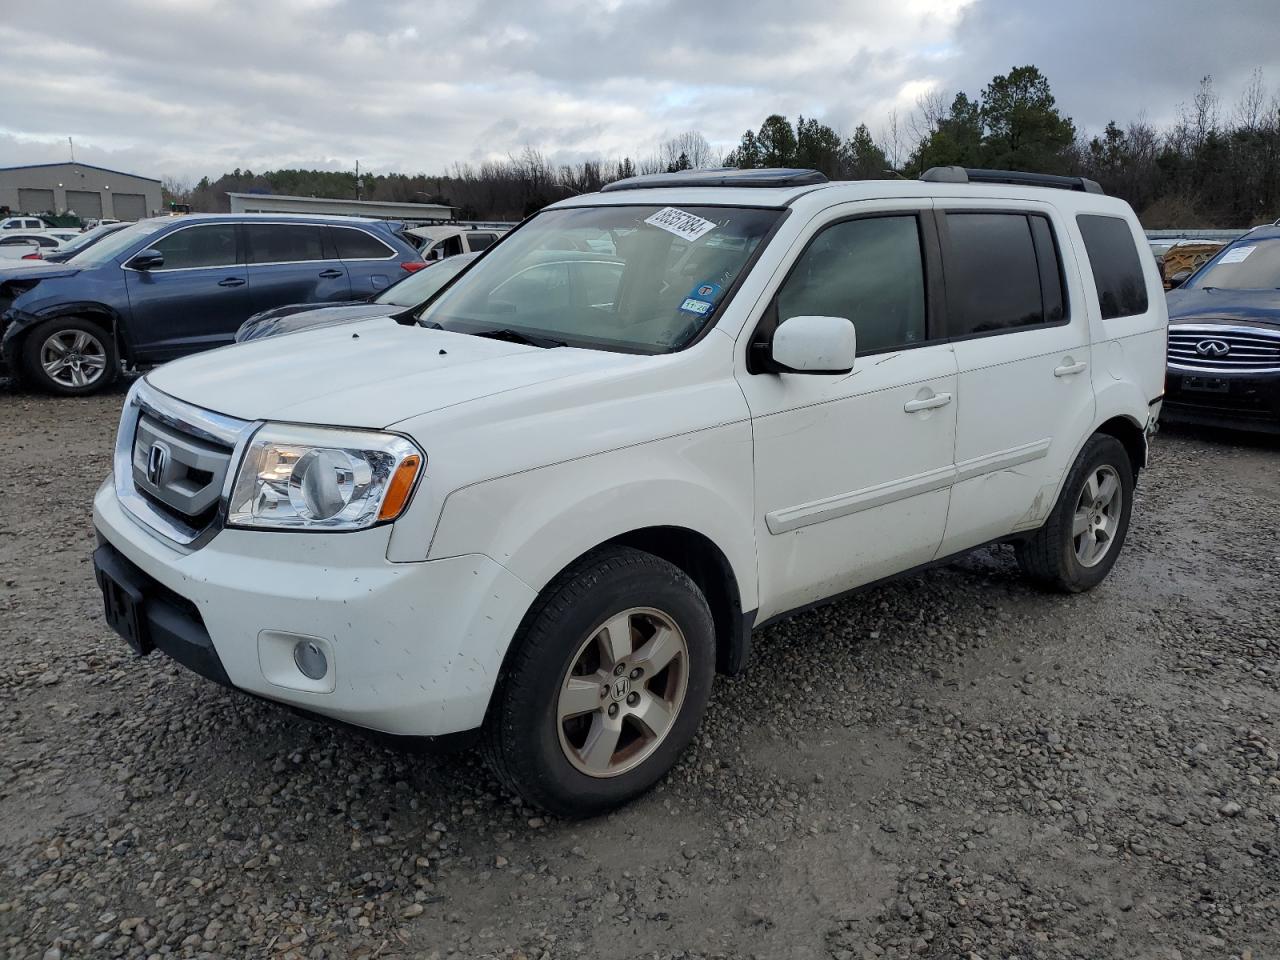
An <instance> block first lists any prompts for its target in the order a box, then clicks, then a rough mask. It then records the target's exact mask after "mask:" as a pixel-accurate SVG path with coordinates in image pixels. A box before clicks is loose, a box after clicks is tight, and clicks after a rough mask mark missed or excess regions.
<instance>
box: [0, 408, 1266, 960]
mask: <svg viewBox="0 0 1280 960" xmlns="http://www.w3.org/2000/svg"><path fill="white" fill-rule="evenodd" d="M122 396H123V390H117V391H116V392H114V393H113V394H111V395H108V396H105V397H98V398H93V399H85V400H52V399H46V398H42V397H34V396H29V395H25V394H20V393H17V392H15V391H14V390H13V389H12V388H9V387H6V386H5V385H4V384H3V383H0V413H2V414H3V416H0V450H3V452H4V465H5V468H4V470H3V471H0V489H2V490H3V503H4V504H5V506H4V508H3V510H2V511H0V566H2V568H3V572H2V573H0V644H2V645H3V657H2V658H0V720H2V721H3V722H2V724H0V956H3V957H6V958H12V960H24V958H35V960H41V958H46V960H47V958H57V957H81V956H85V957H165V956H201V957H209V956H216V957H277V958H293V957H314V958H321V957H375V956H376V957H386V958H392V957H396V958H429V957H441V958H443V957H446V956H461V957H516V958H520V957H523V958H529V960H534V958H540V957H548V958H560V957H583V958H596V957H610V958H631V957H637V958H638V957H687V958H693V957H760V958H778V957H787V958H791V957H794V958H823V957H836V958H851V957H857V958H863V957H906V956H912V955H920V956H925V957H968V958H985V960H994V958H1004V957H1022V958H1032V957H1037V958H1038V957H1044V958H1059V957H1079V958H1088V960H1093V958H1098V957H1112V956H1114V957H1159V958H1177V957H1184V958H1189V957H1238V958H1251V960H1261V958H1264V957H1274V956H1277V955H1280V830H1278V829H1277V826H1278V824H1280V763H1278V761H1277V749H1278V748H1280V728H1278V727H1277V718H1280V658H1278V647H1280V629H1278V628H1280V581H1278V580H1277V574H1276V570H1277V565H1278V562H1280V543H1278V542H1277V530H1280V483H1277V478H1278V477H1280V472H1278V467H1280V444H1276V443H1274V442H1262V441H1247V440H1242V439H1240V438H1233V439H1232V440H1222V439H1213V438H1209V437H1203V436H1195V435H1188V434H1177V433H1165V434H1162V435H1161V437H1160V438H1159V440H1158V443H1157V445H1156V447H1155V449H1154V453H1153V458H1154V462H1153V464H1152V467H1151V469H1150V471H1149V472H1148V473H1147V474H1145V475H1144V476H1143V478H1142V482H1141V483H1140V485H1139V488H1138V498H1137V508H1136V516H1135V520H1134V524H1133V526H1132V528H1131V530H1130V535H1129V542H1128V544H1127V546H1126V549H1125V553H1124V555H1123V557H1122V558H1121V561H1120V563H1119V565H1118V567H1117V568H1116V570H1115V572H1114V573H1113V575H1112V577H1111V578H1110V579H1109V580H1108V581H1107V582H1106V583H1104V584H1103V585H1102V586H1101V587H1100V588H1098V589H1097V590H1095V591H1094V592H1092V593H1090V594H1088V595H1085V596H1079V597H1070V598H1066V597H1058V596H1049V595H1045V594H1042V593H1037V592H1035V591H1034V590H1032V589H1029V588H1028V587H1027V586H1026V585H1025V584H1024V583H1023V582H1022V581H1021V580H1020V579H1019V578H1018V576H1017V573H1016V569H1015V566H1014V564H1013V559H1012V555H1011V553H1010V552H1009V551H1008V550H1003V549H1002V550H990V551H985V552H983V553H979V554H975V555H974V556H972V557H969V558H967V559H965V560H963V561H961V562H959V563H956V564H954V565H951V566H949V567H945V568H942V569H939V570H936V571H933V572H931V573H928V574H925V575H922V576H917V577H913V578H910V579H907V580H904V581H900V582H898V583H896V584H893V585H890V586H886V587H882V588H879V589H876V590H872V591H869V592H867V593H864V594H863V595H861V596H859V597H857V598H855V599H853V600H850V601H847V602H843V603H839V604H836V605H833V606H830V607H827V608H825V609H822V610H818V611H814V612H810V613H806V614H803V615H801V616H798V617H795V618H793V619H792V620H790V621H788V622H786V623H783V624H781V625H778V626H775V627H773V628H770V629H768V630H765V631H763V632H762V633H760V634H758V635H757V638H756V650H755V653H754V654H753V657H752V662H751V664H750V668H749V670H748V672H747V673H746V674H745V675H744V676H741V677H738V678H735V679H723V678H722V679H720V680H718V681H717V684H716V689H715V694H714V696H713V699H712V703H711V707H710V711H709V714H708V717H707V720H706V721H705V722H704V724H703V728H702V732H701V735H700V737H699V740H698V742H697V745H696V746H695V747H694V748H693V749H691V750H690V751H689V752H688V753H687V754H686V755H685V757H684V758H683V759H682V761H681V762H680V764H679V765H678V767H677V769H676V770H675V771H674V772H673V773H672V775H671V776H670V777H669V778H668V779H667V780H666V781H665V782H664V783H663V784H661V785H660V786H659V787H658V788H657V789H656V790H654V791H653V792H652V793H651V794H649V795H648V796H647V797H645V798H643V799H641V800H640V801H639V802H637V803H635V804H633V805H631V806H630V807H628V808H627V809H625V810H622V811H620V812H618V813H616V814H613V815H611V816H608V817H604V818H600V819H598V820H594V821H590V822H585V823H583V822H579V823H569V822H559V821H555V820H548V819H544V818H543V817H541V816H539V815H537V814H536V813H535V812H534V811H531V810H528V809H523V808H522V807H521V805H520V804H519V802H518V801H515V800H513V799H512V798H511V797H509V796H506V795H504V794H503V793H502V792H501V791H500V789H499V788H498V787H497V785H496V784H495V782H494V781H493V780H492V779H491V778H490V776H489V775H488V773H487V772H486V770H485V769H484V767H483V766H482V765H481V764H480V763H479V762H478V761H477V759H476V758H475V757H474V756H472V755H469V754H461V755H457V756H453V757H446V758H440V757H432V756H426V755H420V754H414V753H406V752H402V751H398V750H393V749H389V748H387V747H385V746H382V745H379V744H376V743H374V742H371V741H370V740H367V739H365V738H364V737H361V736H359V735H356V734H353V733H350V732H346V731H339V730H335V729H332V728H329V727H327V726H324V725H321V724H316V723H312V722H310V721H307V720H304V719H301V718H299V717H297V716H295V715H293V714H291V713H288V712H286V711H284V710H281V709H278V708H274V707H272V706H270V705H268V704H265V703H261V702H257V701H253V700H250V699H248V698H246V697H244V696H241V695H239V694H235V693H233V692H230V691H227V690H223V689H221V688H219V687H216V686H214V685H212V684H209V683H206V682H204V681H202V680H200V679H199V678H197V677H195V676H193V675H191V674H188V673H186V672H184V671H183V670H182V669H181V668H179V667H177V666H176V665H175V664H173V663H171V662H169V661H167V660H166V659H164V658H163V657H161V656H152V657H150V658H148V659H146V660H142V661H139V660H136V659H134V658H133V657H132V656H131V655H130V654H129V652H128V651H127V649H126V648H125V645H124V643H123V641H120V640H118V639H117V638H116V637H114V636H113V635H111V634H109V633H108V631H107V629H106V627H105V626H104V624H103V622H102V619H101V611H100V600H99V597H98V593H97V590H96V588H95V586H94V583H93V576H92V569H91V564H90V559H89V555H90V551H91V548H92V545H93V532H92V529H91V525H90V517H89V509H90V508H89V504H90V499H91V496H92V494H93V491H94V489H95V488H96V486H97V485H98V483H99V482H100V481H101V479H102V477H103V476H104V475H105V473H106V471H107V468H108V459H109V448H110V444H111V438H112V434H113V433H114V430H115V421H116V416H117V413H118V410H119V407H120V402H121V399H122Z"/></svg>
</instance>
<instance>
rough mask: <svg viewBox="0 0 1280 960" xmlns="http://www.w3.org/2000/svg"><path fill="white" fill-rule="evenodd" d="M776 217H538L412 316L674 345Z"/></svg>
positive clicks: (752, 212)
mask: <svg viewBox="0 0 1280 960" xmlns="http://www.w3.org/2000/svg"><path fill="white" fill-rule="evenodd" d="M781 215H782V212H781V211H779V210H758V209H753V208H746V207H701V206H691V207H681V208H675V207H660V206H602V207H579V208H571V209H561V210H548V211H545V212H543V213H540V214H538V215H537V216H536V217H534V218H533V219H532V220H530V221H529V222H528V223H526V224H525V225H524V226H522V227H520V229H518V230H516V231H515V232H513V233H511V234H509V235H508V236H507V237H506V238H504V239H503V241H502V243H500V244H499V245H498V246H496V247H494V248H493V249H492V250H491V251H489V253H488V254H487V255H486V256H485V258H484V259H483V260H482V261H481V262H480V263H478V264H476V267H475V269H474V270H471V271H468V272H467V274H466V275H465V276H463V277H461V278H460V279H459V280H458V282H457V283H456V284H454V285H453V286H452V287H451V288H450V289H448V290H446V291H445V292H444V293H443V294H442V295H441V296H440V298H439V299H437V300H435V301H433V302H432V303H430V304H429V305H428V306H427V308H426V309H425V310H424V311H423V313H422V314H421V316H420V317H419V320H420V321H421V322H422V323H424V324H427V325H432V326H435V325H438V326H440V327H442V328H444V329H446V330H455V331H458V332H460V333H478V334H484V333H493V332H495V331H502V332H503V333H505V334H506V335H508V336H510V335H511V332H512V331H514V332H515V333H516V334H524V335H528V336H530V337H533V338H538V337H541V338H543V339H544V340H549V341H557V342H562V343H564V344H566V345H568V346H577V347H596V348H601V349H605V350H621V351H627V352H640V353H667V352H670V351H672V350H679V349H680V348H681V347H683V346H685V345H686V344H688V343H689V342H690V341H691V340H693V339H694V338H695V337H696V336H697V335H698V334H699V333H700V332H701V331H702V329H703V328H704V327H706V326H707V325H708V324H711V323H714V322H715V319H716V314H717V311H718V309H719V308H720V306H721V304H722V303H723V301H724V297H725V294H726V292H727V291H728V290H729V289H730V287H731V286H732V285H733V282H734V281H735V280H736V279H737V277H738V274H739V273H740V272H741V271H742V269H743V267H744V266H745V265H746V263H747V261H748V259H749V258H750V257H751V255H752V254H753V253H754V252H755V251H756V249H757V248H758V247H759V246H760V244H761V242H762V241H763V240H764V237H765V236H766V234H767V233H768V232H769V229H770V228H771V227H772V226H773V225H774V224H775V223H776V222H777V221H778V218H779V217H780V216H781ZM445 262H446V263H447V262H448V261H445ZM430 269H433V270H434V269H435V267H432V268H430ZM424 272H426V271H424Z"/></svg>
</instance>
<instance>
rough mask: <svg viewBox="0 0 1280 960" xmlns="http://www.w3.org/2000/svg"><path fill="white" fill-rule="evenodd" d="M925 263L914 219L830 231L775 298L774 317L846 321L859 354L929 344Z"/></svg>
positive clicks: (848, 224)
mask: <svg viewBox="0 0 1280 960" xmlns="http://www.w3.org/2000/svg"><path fill="white" fill-rule="evenodd" d="M924 289H925V288H924V263H923V258H922V256H921V253H920V226H919V222H918V221H917V219H916V217H915V216H892V217H869V218H866V219H860V220H846V221H845V222H843V223H837V224H834V225H833V226H830V227H827V228H826V229H825V230H823V231H822V232H821V233H819V234H818V235H817V237H815V238H814V240H813V241H812V242H811V243H810V244H809V246H808V247H807V248H806V249H805V251H804V253H803V254H801V256H800V259H799V260H798V261H796V265H795V266H794V267H793V268H792V270H791V273H790V274H789V275H788V276H787V279H786V282H785V283H784V284H783V285H782V289H781V290H779V291H778V297H777V300H776V303H777V318H778V322H779V323H782V322H785V321H786V320H788V319H790V318H791V317H799V316H824V317H845V318H846V319H848V320H852V321H853V325H854V328H855V329H856V330H857V335H858V353H859V354H860V355H861V354H865V353H875V352H877V351H883V350H891V349H894V348H898V347H905V346H910V345H911V344H913V343H919V342H921V341H923V340H924V339H925V294H924Z"/></svg>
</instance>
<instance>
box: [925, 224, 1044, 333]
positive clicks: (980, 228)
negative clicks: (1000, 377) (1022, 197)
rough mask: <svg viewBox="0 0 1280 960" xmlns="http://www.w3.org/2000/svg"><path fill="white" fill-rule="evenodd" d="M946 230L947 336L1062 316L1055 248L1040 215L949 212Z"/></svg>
mask: <svg viewBox="0 0 1280 960" xmlns="http://www.w3.org/2000/svg"><path fill="white" fill-rule="evenodd" d="M947 233H948V243H947V248H946V278H947V322H948V325H949V327H950V331H949V332H950V334H951V336H953V337H968V336H973V335H975V334H984V333H1001V332H1008V331H1012V330H1017V329H1020V328H1022V327H1030V326H1043V325H1045V324H1052V323H1060V322H1061V321H1062V320H1063V318H1064V317H1065V316H1066V309H1065V300H1066V298H1065V295H1064V293H1063V288H1062V271H1061V267H1060V266H1059V259H1058V253H1057V248H1056V245H1055V244H1054V242H1053V233H1052V231H1051V230H1050V228H1049V223H1048V221H1047V220H1046V219H1045V218H1044V217H1041V216H1037V215H1028V214H1024V213H1013V212H1010V213H960V212H951V213H948V214H947Z"/></svg>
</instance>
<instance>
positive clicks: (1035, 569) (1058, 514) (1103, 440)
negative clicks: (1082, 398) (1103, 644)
mask: <svg viewBox="0 0 1280 960" xmlns="http://www.w3.org/2000/svg"><path fill="white" fill-rule="evenodd" d="M1112 481H1114V487H1113V488H1112V490H1111V492H1110V494H1109V495H1108V492H1107V487H1108V484H1109V483H1110V482H1112ZM1133 482H1134V481H1133V465H1132V463H1130V461H1129V454H1128V452H1127V451H1126V450H1125V448H1124V445H1123V444H1122V443H1121V442H1120V441H1119V440H1117V439H1116V438H1115V437H1111V436H1108V435H1106V434H1101V433H1095V434H1094V435H1093V436H1092V437H1090V438H1089V441H1088V442H1087V443H1086V444H1085V445H1084V449H1083V450H1081V451H1080V456H1078V457H1077V458H1076V462H1075V465H1074V466H1072V468H1071V472H1070V473H1069V474H1067V480H1066V483H1065V484H1063V487H1062V493H1061V494H1060V495H1059V496H1058V502H1057V503H1056V504H1054V508H1053V512H1052V513H1050V514H1049V519H1048V520H1046V521H1045V524H1044V526H1043V527H1041V528H1040V529H1039V530H1037V531H1036V532H1035V533H1034V534H1032V535H1031V536H1030V537H1028V538H1027V539H1026V540H1024V541H1021V542H1020V543H1018V544H1017V546H1016V551H1017V556H1018V565H1019V566H1020V567H1021V568H1022V572H1023V573H1025V574H1026V575H1027V576H1028V577H1029V578H1030V579H1031V580H1033V581H1035V582H1036V583H1038V584H1040V585H1041V586H1043V587H1047V588H1049V589H1051V590H1057V591H1060V592H1063V593H1081V592H1083V591H1085V590H1092V589H1093V588H1094V587H1096V586H1097V585H1098V584H1099V583H1101V582H1102V581H1103V580H1104V579H1105V578H1106V576H1107V574H1108V573H1110V572H1111V568H1112V567H1113V566H1115V562H1116V558H1117V557H1119V555H1120V550H1121V548H1122V547H1123V546H1124V539H1125V535H1126V534H1127V533H1128V532H1129V516H1130V514H1131V513H1132V511H1133ZM1086 485H1091V486H1089V487H1088V491H1089V496H1086ZM1099 504H1102V505H1101V506H1099ZM1117 508H1118V515H1117V512H1116V511H1117ZM1082 530H1083V532H1082ZM1091 545H1092V546H1091Z"/></svg>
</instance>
